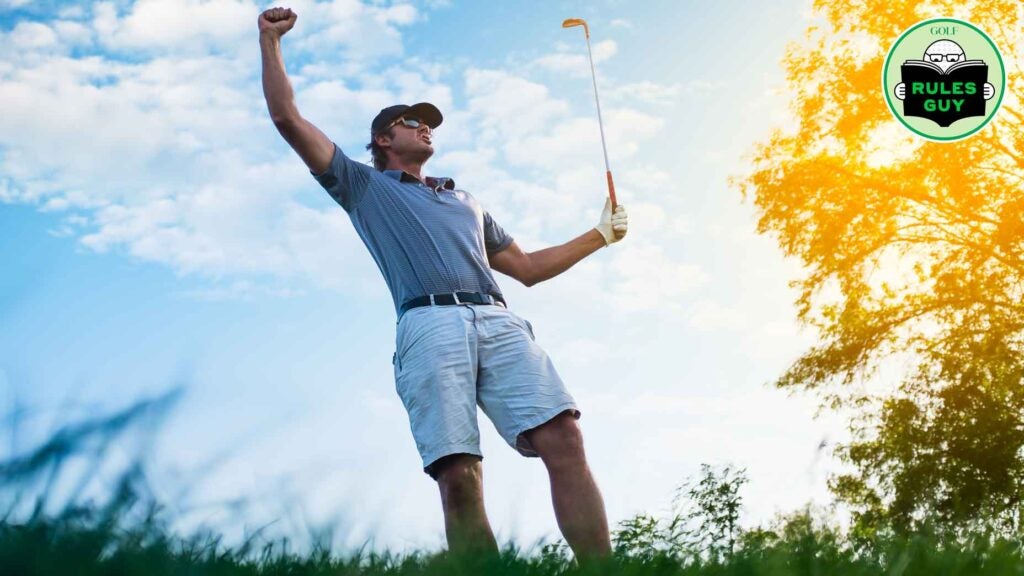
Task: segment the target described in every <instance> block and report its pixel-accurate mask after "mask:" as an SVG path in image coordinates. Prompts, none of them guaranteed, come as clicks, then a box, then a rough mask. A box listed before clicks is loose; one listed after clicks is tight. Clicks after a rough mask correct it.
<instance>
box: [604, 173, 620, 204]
mask: <svg viewBox="0 0 1024 576" xmlns="http://www.w3.org/2000/svg"><path fill="white" fill-rule="evenodd" d="M605 174H607V175H608V198H609V199H611V201H612V211H614V210H615V207H616V206H618V205H619V203H618V202H616V201H615V181H614V180H612V171H611V170H608V171H607V172H605Z"/></svg>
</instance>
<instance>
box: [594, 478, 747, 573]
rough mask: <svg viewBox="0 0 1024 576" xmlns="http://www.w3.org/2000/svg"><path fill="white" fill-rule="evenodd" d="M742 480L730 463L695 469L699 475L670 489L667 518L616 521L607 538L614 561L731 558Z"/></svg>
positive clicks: (715, 559)
mask: <svg viewBox="0 0 1024 576" xmlns="http://www.w3.org/2000/svg"><path fill="white" fill-rule="evenodd" d="M747 481H748V478H747V476H746V471H745V470H743V469H740V470H736V469H735V468H733V467H732V466H731V465H726V466H723V467H721V468H720V469H715V468H714V467H712V466H710V465H708V464H702V465H701V473H700V477H699V478H697V479H695V480H694V479H688V480H686V481H684V482H683V483H682V484H680V486H679V487H678V488H677V489H676V493H675V496H674V498H673V501H672V510H671V514H670V515H669V517H668V518H660V519H659V518H654V517H653V516H650V515H648V514H637V515H635V516H633V517H632V518H629V519H627V520H624V521H622V522H620V523H619V527H618V529H617V530H616V531H615V533H614V534H613V544H614V547H615V553H616V555H617V556H619V557H627V558H635V559H641V560H645V561H650V560H652V559H654V558H659V557H666V558H671V559H673V560H676V561H678V562H682V563H686V562H688V561H700V560H710V561H720V560H722V559H724V558H725V557H727V556H731V555H732V553H733V550H734V548H735V543H736V538H737V536H738V535H739V532H740V529H739V513H740V509H741V507H742V498H741V497H740V495H739V490H740V488H741V487H742V486H743V485H744V484H746V483H747Z"/></svg>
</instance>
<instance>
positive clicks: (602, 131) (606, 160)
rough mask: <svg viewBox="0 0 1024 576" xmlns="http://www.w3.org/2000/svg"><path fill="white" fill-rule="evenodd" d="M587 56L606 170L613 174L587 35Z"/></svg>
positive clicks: (592, 55) (592, 57)
mask: <svg viewBox="0 0 1024 576" xmlns="http://www.w3.org/2000/svg"><path fill="white" fill-rule="evenodd" d="M587 56H589V57H590V79H591V80H593V81H594V102H595V103H596V104H597V125H598V127H599V128H600V129H601V151H602V152H604V169H605V171H606V172H608V173H611V171H612V169H611V167H610V166H609V165H608V147H607V146H606V145H605V143H604V122H603V121H602V120H601V99H600V98H598V97H597V72H596V71H595V69H594V53H593V52H592V51H591V50H590V36H589V35H587Z"/></svg>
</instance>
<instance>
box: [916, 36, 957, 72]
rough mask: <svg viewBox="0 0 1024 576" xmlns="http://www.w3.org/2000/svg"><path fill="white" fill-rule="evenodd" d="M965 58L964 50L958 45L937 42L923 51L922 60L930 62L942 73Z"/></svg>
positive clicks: (945, 41)
mask: <svg viewBox="0 0 1024 576" xmlns="http://www.w3.org/2000/svg"><path fill="white" fill-rule="evenodd" d="M966 59H967V56H966V55H965V54H964V49H963V48H961V47H960V45H959V44H957V43H956V42H953V41H952V40H937V41H935V42H932V43H931V44H930V45H929V46H928V47H927V48H925V50H924V57H923V58H922V60H924V61H925V62H931V63H932V64H935V65H936V66H938V67H939V68H941V69H942V71H943V72H945V71H946V70H949V67H950V66H952V65H953V64H955V63H957V62H960V61H962V60H966Z"/></svg>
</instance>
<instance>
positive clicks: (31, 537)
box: [0, 394, 1024, 576]
mask: <svg viewBox="0 0 1024 576" xmlns="http://www.w3.org/2000/svg"><path fill="white" fill-rule="evenodd" d="M175 397H176V395H175V394H171V395H167V396H164V397H161V398H157V399H155V400H152V401H146V402H140V403H138V404H136V405H134V406H132V407H130V408H128V409H127V410H125V411H123V412H120V413H118V414H114V415H112V416H109V417H104V418H97V419H94V420H90V421H87V422H83V423H79V424H75V425H69V426H65V427H63V428H61V429H60V430H59V431H58V432H57V433H56V434H54V435H53V436H52V437H51V438H50V440H48V441H47V442H44V443H43V444H41V445H40V446H39V447H37V448H35V449H33V450H30V451H28V452H27V453H25V454H23V455H21V456H16V457H13V458H11V459H9V460H7V461H4V462H0V502H3V503H6V507H7V509H6V512H3V510H2V509H0V514H2V516H0V575H2V576H35V575H47V576H50V575H59V576H64V575H75V576H91V575H111V576H114V575H118V576H143V575H144V576H164V575H166V576H171V575H175V576H178V575H182V576H184V575H188V576H236V575H237V576H243V575H244V576H248V575H253V576H256V575H259V576H271V575H275V576H276V575H280V576H314V575H324V576H326V575H332V576H342V575H365V576H377V575H396V576H398V575H401V576H413V575H422V576H441V575H444V576H461V575H467V576H468V575H494V576H512V575H522V576H547V575H552V576H554V575H575V574H579V575H581V576H582V575H608V576H615V575H623V576H626V575H652V576H661V575H664V576H669V575H693V576H698V575H700V576H712V575H714V576H741V575H742V576H757V575H765V576H785V575H807V576H811V575H815V576H817V575H821V576H825V575H835V576H859V575H865V576H866V575H881V574H885V575H892V576H912V575H921V576H939V575H950V576H953V575H964V576H985V575H993V576H996V575H998V576H1007V575H1011V574H1021V575H1022V576H1024V554H1022V542H1024V535H1018V536H1013V537H1007V536H1002V537H993V536H986V535H977V536H973V537H967V538H963V537H961V538H960V539H958V540H957V541H948V540H944V539H942V538H939V537H936V536H932V535H927V534H916V535H909V536H904V537H901V538H892V537H890V538H883V537H877V538H875V539H873V540H867V541H865V540H863V539H860V540H857V541H856V542H854V541H852V540H851V539H849V538H848V537H847V536H846V535H844V534H843V533H842V532H841V531H840V530H839V529H838V528H836V527H835V525H834V524H833V523H832V521H831V520H830V519H829V518H828V517H827V516H824V515H823V514H822V513H820V512H818V513H812V511H811V510H810V509H806V510H801V511H797V512H794V513H792V514H789V515H787V516H783V517H780V518H777V519H776V520H775V521H774V522H772V523H771V524H770V525H768V526H759V527H756V528H749V529H742V528H735V527H734V525H733V523H732V520H729V519H728V518H726V519H725V520H721V521H719V520H716V518H715V517H713V516H708V515H707V514H705V515H704V516H701V508H700V506H697V508H693V507H691V508H690V512H688V513H686V515H685V518H684V517H683V516H680V515H676V516H675V517H674V518H667V519H655V518H652V517H650V516H646V515H638V516H636V517H634V518H632V519H630V520H628V521H624V522H622V523H620V524H619V526H618V528H617V530H615V532H614V542H615V554H614V556H613V557H612V558H610V559H609V560H608V561H607V562H604V563H601V564H595V565H592V566H587V567H585V568H581V567H579V566H577V565H576V564H575V562H574V561H573V560H572V558H571V553H570V552H569V551H568V548H567V547H566V546H565V544H564V543H561V542H559V543H550V544H546V545H544V546H542V547H540V549H539V550H537V549H532V551H531V552H530V553H526V552H524V551H523V550H522V549H521V548H520V547H519V546H518V545H517V544H515V543H514V542H508V543H506V544H505V545H504V547H503V548H502V549H501V551H500V553H498V554H497V555H490V556H476V557H473V556H462V557H455V556H452V555H449V554H447V553H445V552H434V553H425V552H412V553H404V554H394V553H391V552H387V551H385V552H382V553H381V552H373V551H371V552H368V553H367V552H365V548H364V549H360V550H357V551H354V552H349V553H346V554H339V553H335V552H333V551H332V550H331V549H330V548H329V545H324V544H313V545H312V546H311V547H308V548H309V549H308V550H305V551H303V552H296V551H293V550H292V548H293V547H292V546H291V545H290V544H291V543H290V542H289V541H288V540H286V539H280V540H265V539H262V538H261V536H260V534H259V533H258V532H257V533H256V534H254V535H252V536H250V537H249V538H248V539H247V540H245V541H244V542H242V543H241V544H237V545H234V546H226V545H224V544H223V543H222V538H221V537H220V536H219V535H217V534H215V533H212V532H199V533H197V534H194V535H190V536H179V535H176V534H175V533H174V532H173V531H172V530H171V529H170V528H169V524H168V522H169V520H170V519H169V518H166V517H165V513H164V512H163V509H162V507H161V506H160V504H159V503H158V502H156V500H155V498H154V497H152V496H151V495H150V494H151V492H150V491H148V490H147V489H146V486H145V477H144V474H143V473H142V468H141V466H138V465H136V466H132V467H129V468H128V469H127V470H125V472H124V473H123V474H121V475H120V477H119V480H118V482H117V483H116V485H115V486H114V487H113V488H112V489H110V490H108V491H107V493H108V497H107V498H106V499H105V500H103V501H100V502H97V501H96V500H95V499H86V498H85V497H84V496H83V494H84V493H85V490H84V488H83V487H84V486H86V485H87V484H88V482H87V481H86V480H88V478H87V476H88V475H90V474H92V475H95V474H96V470H97V469H98V467H99V466H98V465H96V466H86V467H84V468H83V467H79V469H81V470H84V471H83V472H80V473H79V475H80V476H81V477H79V478H77V479H75V481H71V482H64V483H63V484H61V482H59V481H58V480H59V479H60V478H61V477H62V476H67V475H69V474H71V472H69V469H70V467H69V466H68V462H69V461H70V460H71V459H72V458H73V457H81V456H82V455H83V454H87V455H88V456H89V458H91V459H92V460H93V461H101V460H103V458H104V457H105V455H106V450H107V449H108V448H109V447H110V446H111V445H112V443H113V441H114V439H115V438H116V437H118V436H119V435H123V434H128V433H129V432H130V431H131V430H132V428H133V426H135V427H137V426H139V425H140V423H143V422H146V421H150V422H152V421H154V420H155V419H159V418H160V415H161V414H163V413H164V412H165V411H166V410H167V408H168V407H169V406H170V405H171V404H172V403H173V401H174V398H175ZM706 478H712V479H713V478H715V476H714V475H713V474H711V475H709V476H706ZM718 478H719V479H723V478H728V476H727V475H721V476H718ZM731 478H733V479H732V480H728V479H727V480H722V481H737V482H739V483H738V484H736V485H735V486H736V487H738V486H740V485H742V482H744V481H745V480H744V479H743V478H742V477H740V478H739V480H737V479H736V478H737V477H735V476H733V477H731ZM58 485H69V486H71V487H72V488H71V489H65V490H59V489H57V488H56V487H57V486H58ZM694 485H695V484H694ZM700 486H703V488H701V487H700ZM708 486H709V485H707V484H706V483H705V484H701V485H699V486H698V488H695V489H694V490H692V491H691V492H690V493H689V494H690V495H696V496H697V498H696V500H697V501H698V504H699V500H700V498H704V497H712V496H709V495H713V494H718V493H721V491H718V490H714V489H707V488H708ZM710 488H714V486H711V487H710ZM58 492H59V493H62V494H64V496H63V497H62V498H61V499H60V502H57V500H58V497H57V493H58ZM726 492H728V491H726ZM28 494H34V496H27V495H28ZM732 494H733V495H734V496H735V494H736V491H735V490H734V491H733V492H732ZM83 501H84V502H85V503H83ZM734 502H735V503H736V504H737V505H738V504H739V500H738V498H737V499H736V500H734ZM711 504H715V503H714V502H712V503H711ZM710 509H713V506H709V507H706V508H704V510H710ZM694 510H696V512H694ZM729 518H734V515H733V516H730V517H729ZM695 519H696V520H699V521H697V522H693V520H695ZM684 520H685V521H684ZM709 536H710V537H709Z"/></svg>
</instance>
